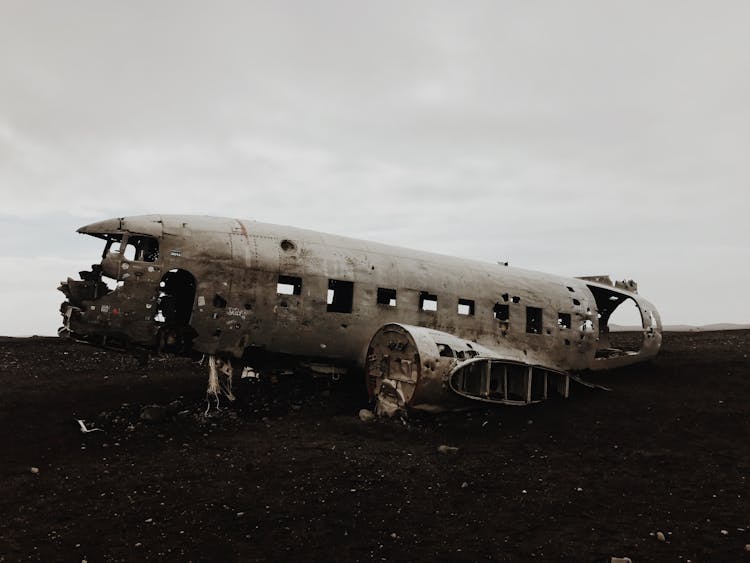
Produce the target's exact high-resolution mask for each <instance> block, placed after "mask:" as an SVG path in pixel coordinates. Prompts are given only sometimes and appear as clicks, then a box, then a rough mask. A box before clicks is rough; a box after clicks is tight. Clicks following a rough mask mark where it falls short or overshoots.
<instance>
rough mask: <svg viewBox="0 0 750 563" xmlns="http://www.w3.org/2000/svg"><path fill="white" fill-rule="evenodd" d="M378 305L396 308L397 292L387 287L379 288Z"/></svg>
mask: <svg viewBox="0 0 750 563" xmlns="http://www.w3.org/2000/svg"><path fill="white" fill-rule="evenodd" d="M378 305H388V306H389V307H395V306H396V290H395V289H388V288H387V287H379V288H378Z"/></svg>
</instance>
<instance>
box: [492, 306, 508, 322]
mask: <svg viewBox="0 0 750 563" xmlns="http://www.w3.org/2000/svg"><path fill="white" fill-rule="evenodd" d="M492 314H493V315H494V317H495V318H496V319H497V320H498V321H503V322H507V321H508V320H510V307H508V305H505V304H503V303H495V307H494V308H493V309H492Z"/></svg>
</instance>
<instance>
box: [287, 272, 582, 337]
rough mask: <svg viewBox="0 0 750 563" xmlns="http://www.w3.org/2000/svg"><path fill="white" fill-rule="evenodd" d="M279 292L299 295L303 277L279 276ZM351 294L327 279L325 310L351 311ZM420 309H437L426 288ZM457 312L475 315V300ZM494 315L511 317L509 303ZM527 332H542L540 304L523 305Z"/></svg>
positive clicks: (565, 317) (566, 320)
mask: <svg viewBox="0 0 750 563" xmlns="http://www.w3.org/2000/svg"><path fill="white" fill-rule="evenodd" d="M276 292H277V293H278V294H279V295H301V294H302V278H298V277H294V276H279V281H278V284H277V286H276ZM353 298H354V282H350V281H343V280H328V295H327V299H326V302H327V310H328V311H329V312H333V313H351V312H352V304H353ZM502 299H503V300H504V301H512V302H513V303H518V302H519V301H520V298H519V297H516V296H513V297H509V296H508V294H507V293H504V294H503V295H502ZM377 303H378V304H379V305H387V306H389V307H395V306H396V290H395V289H389V288H385V287H379V288H378V294H377ZM419 309H420V310H421V311H437V295H434V294H431V293H429V292H427V291H422V292H420V294H419ZM457 313H458V314H459V315H469V316H470V315H474V300H473V299H459V300H458V307H457ZM492 313H493V316H494V317H495V318H496V319H497V320H498V321H500V322H509V321H510V306H509V305H508V304H505V303H495V306H494V308H493V312H492ZM570 325H571V317H570V313H558V316H557V326H558V327H559V328H570ZM526 332H529V333H532V334H541V332H542V309H540V308H539V307H526Z"/></svg>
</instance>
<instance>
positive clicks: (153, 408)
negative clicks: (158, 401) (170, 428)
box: [141, 405, 167, 422]
mask: <svg viewBox="0 0 750 563" xmlns="http://www.w3.org/2000/svg"><path fill="white" fill-rule="evenodd" d="M166 418H167V409H166V408H165V407H162V406H160V405H148V406H147V407H143V410H141V420H143V421H145V422H164V421H165V420H166Z"/></svg>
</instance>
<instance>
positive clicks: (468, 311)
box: [458, 299, 474, 315]
mask: <svg viewBox="0 0 750 563" xmlns="http://www.w3.org/2000/svg"><path fill="white" fill-rule="evenodd" d="M458 314H459V315H473V314H474V300H473V299H459V300H458Z"/></svg>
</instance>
